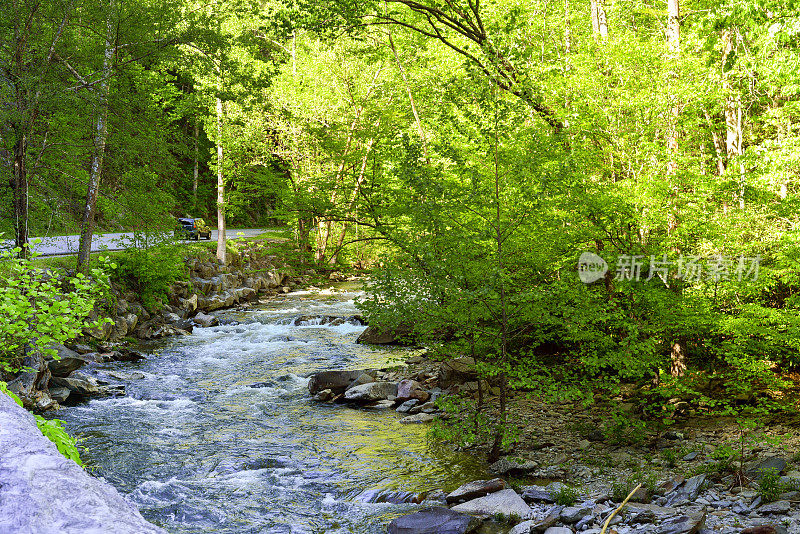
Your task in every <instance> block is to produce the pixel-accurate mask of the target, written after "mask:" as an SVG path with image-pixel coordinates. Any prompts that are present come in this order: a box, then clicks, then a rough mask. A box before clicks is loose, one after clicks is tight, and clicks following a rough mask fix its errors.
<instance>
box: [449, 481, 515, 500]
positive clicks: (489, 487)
mask: <svg viewBox="0 0 800 534" xmlns="http://www.w3.org/2000/svg"><path fill="white" fill-rule="evenodd" d="M505 488H506V482H505V481H504V480H503V479H502V478H493V479H491V480H474V481H472V482H467V483H466V484H463V485H461V486H460V487H459V488H458V489H456V490H455V491H453V492H451V493H450V494H448V495H447V503H448V504H454V503H460V502H464V501H469V500H472V499H475V498H477V497H483V496H484V495H488V494H490V493H494V492H495V491H500V490H503V489H505Z"/></svg>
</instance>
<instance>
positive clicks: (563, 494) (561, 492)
mask: <svg viewBox="0 0 800 534" xmlns="http://www.w3.org/2000/svg"><path fill="white" fill-rule="evenodd" d="M551 497H552V498H553V500H554V501H555V502H556V504H558V505H561V506H572V505H573V504H575V501H577V500H578V490H577V489H575V488H573V487H572V486H567V485H566V484H561V485H560V486H559V487H558V490H557V491H556V492H555V493H554V494H553V495H551Z"/></svg>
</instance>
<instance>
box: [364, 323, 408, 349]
mask: <svg viewBox="0 0 800 534" xmlns="http://www.w3.org/2000/svg"><path fill="white" fill-rule="evenodd" d="M410 333H411V328H409V327H407V326H398V327H396V328H389V327H386V326H368V327H367V329H366V330H364V331H363V332H361V335H360V336H358V339H356V343H362V344H368V345H393V344H398V345H404V344H407V343H408V342H407V336H408V335H409V334H410Z"/></svg>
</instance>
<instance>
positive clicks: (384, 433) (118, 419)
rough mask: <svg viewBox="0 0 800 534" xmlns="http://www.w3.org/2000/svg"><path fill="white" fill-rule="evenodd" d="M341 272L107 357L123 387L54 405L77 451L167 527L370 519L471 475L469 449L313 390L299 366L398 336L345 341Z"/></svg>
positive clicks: (218, 528) (397, 356)
mask: <svg viewBox="0 0 800 534" xmlns="http://www.w3.org/2000/svg"><path fill="white" fill-rule="evenodd" d="M357 296H358V287H357V286H355V285H352V284H350V285H348V284H345V285H340V286H338V288H337V289H335V290H333V289H331V290H324V291H300V292H294V293H289V294H288V295H284V296H281V297H278V298H276V299H275V300H273V301H271V302H270V303H269V304H261V305H258V306H254V307H252V308H250V309H248V310H246V311H242V310H239V311H237V310H228V311H225V312H220V313H218V314H217V316H218V317H219V318H220V320H221V322H222V324H221V325H220V326H216V327H211V328H196V329H195V331H194V333H193V334H191V335H188V336H180V337H174V338H170V339H167V340H164V341H161V342H159V343H157V344H153V345H149V346H146V347H145V348H144V350H143V352H144V353H145V354H146V356H147V358H146V359H145V360H142V361H140V362H137V363H121V362H115V363H109V364H102V365H100V366H99V368H98V375H99V377H101V378H102V377H103V375H104V373H107V372H109V371H111V372H112V373H116V375H117V377H123V378H125V380H122V382H124V383H125V385H126V389H127V395H126V396H125V397H118V398H109V399H95V400H92V401H90V402H88V403H85V404H81V405H78V406H74V407H70V408H66V409H65V410H63V411H61V412H59V414H58V417H60V418H62V419H64V420H65V421H66V422H67V428H68V430H69V431H70V432H71V433H73V434H74V435H76V436H78V437H79V438H80V439H81V445H82V446H83V447H84V450H83V452H82V457H83V458H84V460H85V461H86V463H87V464H89V465H90V466H92V468H93V469H94V472H95V474H96V475H97V476H101V477H103V478H104V479H106V480H107V481H108V482H110V483H111V484H113V485H114V486H115V487H116V488H117V489H119V490H120V491H121V492H122V493H123V494H125V495H126V496H127V497H128V498H129V499H130V500H131V501H132V502H133V503H135V504H136V505H137V506H138V507H139V509H140V510H141V512H142V515H144V517H145V518H146V519H148V520H149V521H151V522H152V523H155V524H157V525H159V526H161V527H163V528H165V529H166V530H167V531H169V532H171V533H212V532H213V533H237V534H239V533H323V532H325V533H332V532H337V533H373V532H385V531H386V524H387V523H388V522H389V521H390V520H391V519H392V518H393V517H396V516H397V515H400V514H402V513H408V512H409V511H412V510H413V509H414V508H415V505H413V504H407V503H406V504H391V503H387V502H375V501H384V500H387V499H388V500H404V497H405V496H407V495H408V494H409V493H420V492H425V491H429V490H433V489H437V488H442V489H445V490H450V489H453V488H454V487H456V486H458V485H460V484H461V483H463V482H465V481H468V480H474V479H475V478H479V477H481V476H484V475H485V473H484V472H483V471H482V467H481V465H480V464H479V463H478V462H477V461H476V460H474V459H472V458H471V457H469V456H467V455H463V454H458V453H454V452H452V451H450V450H448V449H446V448H441V447H437V446H435V445H433V444H431V443H429V442H428V440H426V436H425V433H426V426H421V425H401V424H400V423H399V422H398V421H399V419H400V417H401V416H400V414H397V413H396V412H394V411H393V410H385V411H378V410H364V409H358V410H357V409H352V408H349V407H346V406H343V405H335V404H318V403H315V402H313V401H312V400H311V399H310V397H309V394H308V389H307V383H308V378H307V377H308V375H309V374H311V373H313V372H315V371H320V370H327V369H360V368H381V367H386V366H388V365H393V364H397V363H398V362H400V361H402V360H404V359H405V358H406V357H407V356H408V353H407V352H406V351H405V350H404V349H397V348H379V349H373V348H370V347H367V346H362V345H357V344H356V343H355V339H356V338H357V337H358V335H359V333H361V332H362V331H363V329H364V328H365V327H363V326H361V325H360V324H357V321H352V320H351V321H350V322H347V321H345V322H341V321H334V324H336V323H341V324H336V325H335V326H334V325H332V324H330V321H329V320H328V322H327V323H326V324H319V323H321V322H324V320H318V319H314V317H323V316H328V317H329V316H338V317H343V318H347V317H350V316H352V315H354V314H356V313H358V311H357V309H356V308H355V305H354V298H355V297H357Z"/></svg>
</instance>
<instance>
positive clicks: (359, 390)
mask: <svg viewBox="0 0 800 534" xmlns="http://www.w3.org/2000/svg"><path fill="white" fill-rule="evenodd" d="M390 395H391V396H395V395H397V384H396V383H394V382H371V383H369V384H361V385H360V386H356V387H354V388H351V389H348V390H347V391H345V392H344V398H345V399H347V400H349V401H354V402H375V401H379V400H386V399H387V398H388V397H389V396H390Z"/></svg>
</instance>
